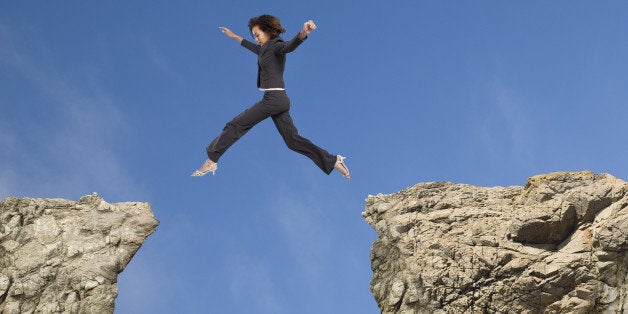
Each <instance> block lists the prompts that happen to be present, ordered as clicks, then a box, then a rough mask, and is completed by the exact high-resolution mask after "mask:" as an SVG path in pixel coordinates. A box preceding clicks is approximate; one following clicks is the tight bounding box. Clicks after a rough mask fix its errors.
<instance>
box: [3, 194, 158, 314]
mask: <svg viewBox="0 0 628 314" xmlns="http://www.w3.org/2000/svg"><path fill="white" fill-rule="evenodd" d="M157 224H158V221H157V220H155V218H154V217H153V212H152V211H151V209H150V205H149V204H148V203H117V204H108V203H106V202H105V201H104V200H103V199H102V198H100V197H99V196H98V195H97V194H96V193H94V194H92V195H89V196H84V197H82V198H81V199H79V200H78V202H72V201H69V200H63V199H30V198H15V197H9V198H7V199H5V200H3V201H0V313H7V314H14V313H113V308H114V300H115V298H116V296H117V295H118V289H117V287H116V282H117V277H118V274H119V273H120V272H122V270H123V269H124V268H125V267H126V265H127V264H128V263H129V261H130V260H131V258H132V257H133V255H134V254H135V252H137V250H138V249H139V248H140V246H141V245H142V243H143V242H144V240H145V239H146V237H148V236H149V235H150V234H151V233H153V232H154V231H155V228H156V226H157Z"/></svg>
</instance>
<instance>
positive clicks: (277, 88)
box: [259, 87, 286, 92]
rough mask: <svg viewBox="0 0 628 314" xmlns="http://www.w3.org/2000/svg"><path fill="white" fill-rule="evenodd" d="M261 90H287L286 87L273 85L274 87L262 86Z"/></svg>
mask: <svg viewBox="0 0 628 314" xmlns="http://www.w3.org/2000/svg"><path fill="white" fill-rule="evenodd" d="M259 90H261V91H262V92H267V91H270V90H286V89H285V88H281V87H273V88H260V89H259Z"/></svg>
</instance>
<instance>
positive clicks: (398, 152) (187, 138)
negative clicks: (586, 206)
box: [0, 0, 628, 314]
mask: <svg viewBox="0 0 628 314" xmlns="http://www.w3.org/2000/svg"><path fill="white" fill-rule="evenodd" d="M626 12H628V2H625V1H605V2H595V3H594V2H590V1H551V2H547V1H526V2H521V1H473V2H471V1H448V2H442V1H393V2H390V3H385V2H381V1H324V2H302V1H265V2H261V1H242V0H239V1H238V0H236V1H220V2H218V1H180V2H176V3H175V2H166V1H131V2H128V1H127V2H118V3H113V2H86V1H63V2H50V1H2V2H0V147H1V148H2V149H1V150H0V199H4V198H6V197H8V196H11V195H13V196H18V197H46V198H53V197H54V198H57V197H58V198H67V199H71V200H77V199H78V198H80V197H81V196H83V195H87V194H91V193H92V192H98V193H99V194H100V195H101V196H102V197H103V198H104V199H105V200H106V201H107V202H110V203H113V202H122V201H142V202H150V203H151V204H152V209H153V211H154V212H155V216H156V218H157V219H158V220H159V221H160V226H159V227H158V229H157V232H156V233H155V234H153V235H151V236H150V237H149V238H148V239H147V241H146V242H145V243H144V245H143V246H142V248H141V249H140V251H139V252H138V253H137V254H136V256H135V257H134V259H133V260H132V261H131V263H130V264H129V265H128V267H127V268H126V270H125V271H124V272H123V273H122V274H120V276H119V282H118V286H119V293H120V295H119V297H118V298H117V299H116V313H173V312H178V313H269V314H270V313H273V314H277V313H312V314H320V313H378V312H379V310H378V308H377V304H376V303H375V301H374V300H373V297H372V295H371V293H370V291H369V283H370V277H371V275H372V273H371V270H370V260H369V251H370V247H371V244H372V242H373V240H375V238H376V234H375V232H374V231H373V230H372V229H371V227H370V226H368V224H367V223H366V222H364V220H363V219H362V217H361V215H360V214H361V212H362V211H363V210H364V199H365V198H366V197H367V196H368V195H369V194H377V193H393V192H396V191H399V190H401V189H404V188H406V187H409V186H412V185H414V184H416V183H419V182H431V181H451V182H455V183H468V184H472V185H480V186H510V185H523V184H525V182H526V180H527V178H528V177H530V176H532V175H535V174H540V173H548V172H555V171H579V170H591V171H594V172H596V173H610V174H612V175H615V176H616V177H618V178H620V179H623V180H626V179H628V164H627V163H626V156H627V155H628V145H626V134H628V123H626V120H627V118H628V109H627V102H628V88H627V87H628V63H627V61H626V56H628V23H627V22H626V20H627V19H626ZM265 13H269V14H273V15H276V16H278V17H279V18H280V19H281V22H282V24H283V26H284V27H285V28H286V29H287V33H286V34H284V35H283V37H284V38H285V39H290V38H292V36H294V35H295V34H296V33H297V32H298V31H299V30H300V28H301V27H302V25H303V22H305V21H307V20H308V19H313V20H314V21H315V23H316V24H317V25H318V29H316V30H315V31H314V32H313V33H312V34H311V35H310V37H309V38H308V40H307V41H306V42H305V43H304V44H302V45H301V46H300V47H298V49H297V50H296V51H294V52H293V53H291V54H289V55H288V57H287V58H288V59H287V65H286V72H285V76H284V78H285V81H286V89H287V93H288V95H289V97H290V99H291V104H292V109H291V115H292V117H293V119H294V121H295V125H296V126H297V128H298V129H299V132H300V134H301V135H303V136H305V137H307V138H309V139H310V140H312V141H313V142H314V143H316V144H317V145H319V146H321V147H323V148H325V149H327V150H328V151H329V152H330V153H332V154H342V155H345V156H348V158H347V160H346V162H347V165H348V166H349V168H350V170H351V177H352V181H351V182H350V183H347V182H346V181H345V180H344V178H343V177H342V176H341V175H340V174H338V173H337V172H332V174H331V175H329V176H327V175H325V174H323V173H322V172H321V171H320V170H319V169H318V168H317V167H316V166H315V165H314V164H313V163H312V162H311V161H310V160H309V159H307V158H305V157H303V156H301V155H298V154H296V153H294V152H292V151H290V150H288V149H287V148H286V147H285V145H284V143H283V141H282V139H281V137H280V136H279V134H278V132H277V131H276V129H275V127H274V125H273V124H272V122H271V121H270V120H268V121H263V122H262V123H260V124H259V125H257V126H256V127H254V128H253V129H252V130H251V131H250V132H249V133H248V134H247V135H246V136H244V137H243V138H242V139H241V140H240V141H238V142H237V143H236V144H235V145H234V146H232V147H231V149H229V150H228V151H227V153H226V154H225V155H224V156H223V158H222V159H221V160H220V162H219V165H220V166H219V169H218V171H217V172H216V175H215V176H211V175H209V176H205V177H202V178H191V177H190V176H189V175H190V173H191V172H192V171H193V170H195V169H196V168H198V167H199V166H200V164H201V163H202V162H203V161H204V159H205V158H206V155H205V146H206V145H207V144H208V143H209V142H210V141H211V140H212V139H213V138H214V137H215V136H217V135H218V134H219V132H220V131H221V130H222V128H223V127H224V125H225V123H226V122H228V121H229V120H231V119H232V118H233V117H234V116H235V115H237V114H238V113H240V112H241V111H242V110H244V109H246V108H247V107H249V106H250V105H252V104H254V103H255V102H256V101H258V100H260V99H261V96H262V93H261V92H260V91H258V90H257V88H256V84H255V83H256V71H257V66H256V61H257V60H256V56H255V55H253V54H252V53H251V52H249V51H248V50H246V49H244V48H242V47H240V46H239V45H238V44H237V42H236V41H234V40H233V39H230V38H228V37H226V36H225V35H224V34H222V33H221V32H220V30H219V29H218V27H219V26H226V27H229V28H230V29H231V30H233V31H234V32H235V33H237V34H239V35H240V36H243V37H245V38H248V39H249V40H252V37H251V36H250V34H249V30H248V28H247V22H248V20H249V18H251V17H253V16H257V15H260V14H265Z"/></svg>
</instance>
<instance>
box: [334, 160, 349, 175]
mask: <svg viewBox="0 0 628 314" xmlns="http://www.w3.org/2000/svg"><path fill="white" fill-rule="evenodd" d="M345 158H347V157H344V156H340V155H337V156H336V164H335V165H334V169H336V170H338V172H340V174H342V175H343V176H344V177H345V178H346V179H347V181H351V174H350V173H349V168H347V165H346V164H345V162H344V161H345Z"/></svg>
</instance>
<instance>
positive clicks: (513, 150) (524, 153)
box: [475, 81, 534, 164]
mask: <svg viewBox="0 0 628 314" xmlns="http://www.w3.org/2000/svg"><path fill="white" fill-rule="evenodd" d="M480 112H481V113H480V114H479V116H478V117H477V124H476V127H475V130H476V135H477V139H478V141H479V143H480V144H481V146H482V148H483V150H484V151H485V152H486V155H487V156H488V157H489V158H494V159H495V158H497V159H499V160H501V161H504V160H509V161H510V162H514V163H518V164H529V163H531V162H532V161H533V159H534V141H533V135H532V134H533V130H534V128H533V126H532V125H531V121H530V118H531V117H530V113H529V112H528V110H526V104H525V103H524V101H522V100H521V99H520V98H519V97H517V95H516V93H515V92H514V91H513V90H512V89H510V88H507V87H505V86H504V85H503V84H502V83H501V82H500V81H496V82H494V83H493V86H492V89H491V90H490V93H489V100H488V101H487V102H486V107H485V108H482V109H481V110H480ZM502 163H503V162H502Z"/></svg>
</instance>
